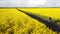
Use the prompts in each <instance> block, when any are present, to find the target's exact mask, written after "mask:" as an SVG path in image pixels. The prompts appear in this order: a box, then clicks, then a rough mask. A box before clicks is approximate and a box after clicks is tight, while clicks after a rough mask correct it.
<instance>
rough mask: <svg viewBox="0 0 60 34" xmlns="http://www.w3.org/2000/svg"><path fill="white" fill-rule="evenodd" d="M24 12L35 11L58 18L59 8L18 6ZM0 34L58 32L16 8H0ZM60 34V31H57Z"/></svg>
mask: <svg viewBox="0 0 60 34" xmlns="http://www.w3.org/2000/svg"><path fill="white" fill-rule="evenodd" d="M18 9H21V10H24V11H26V12H31V13H36V14H40V15H44V16H47V17H51V18H54V19H60V8H18ZM0 34H58V33H57V31H53V30H51V29H49V28H48V27H47V26H46V25H45V24H44V23H41V22H39V21H37V20H35V19H33V18H31V17H30V16H28V15H26V14H24V13H22V12H20V11H18V10H17V9H16V8H0ZM59 34H60V33H59Z"/></svg>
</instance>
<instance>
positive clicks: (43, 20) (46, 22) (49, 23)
mask: <svg viewBox="0 0 60 34" xmlns="http://www.w3.org/2000/svg"><path fill="white" fill-rule="evenodd" d="M16 9H17V8H16ZM17 10H18V11H20V12H23V13H25V14H27V15H28V16H30V17H31V18H34V19H36V20H38V21H39V22H42V23H44V24H45V25H46V26H47V27H49V28H51V29H52V30H53V31H57V32H60V27H58V26H57V24H55V23H53V22H52V21H48V20H45V19H43V18H41V17H38V16H36V15H32V14H30V13H27V12H25V11H23V10H19V9H17Z"/></svg>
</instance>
